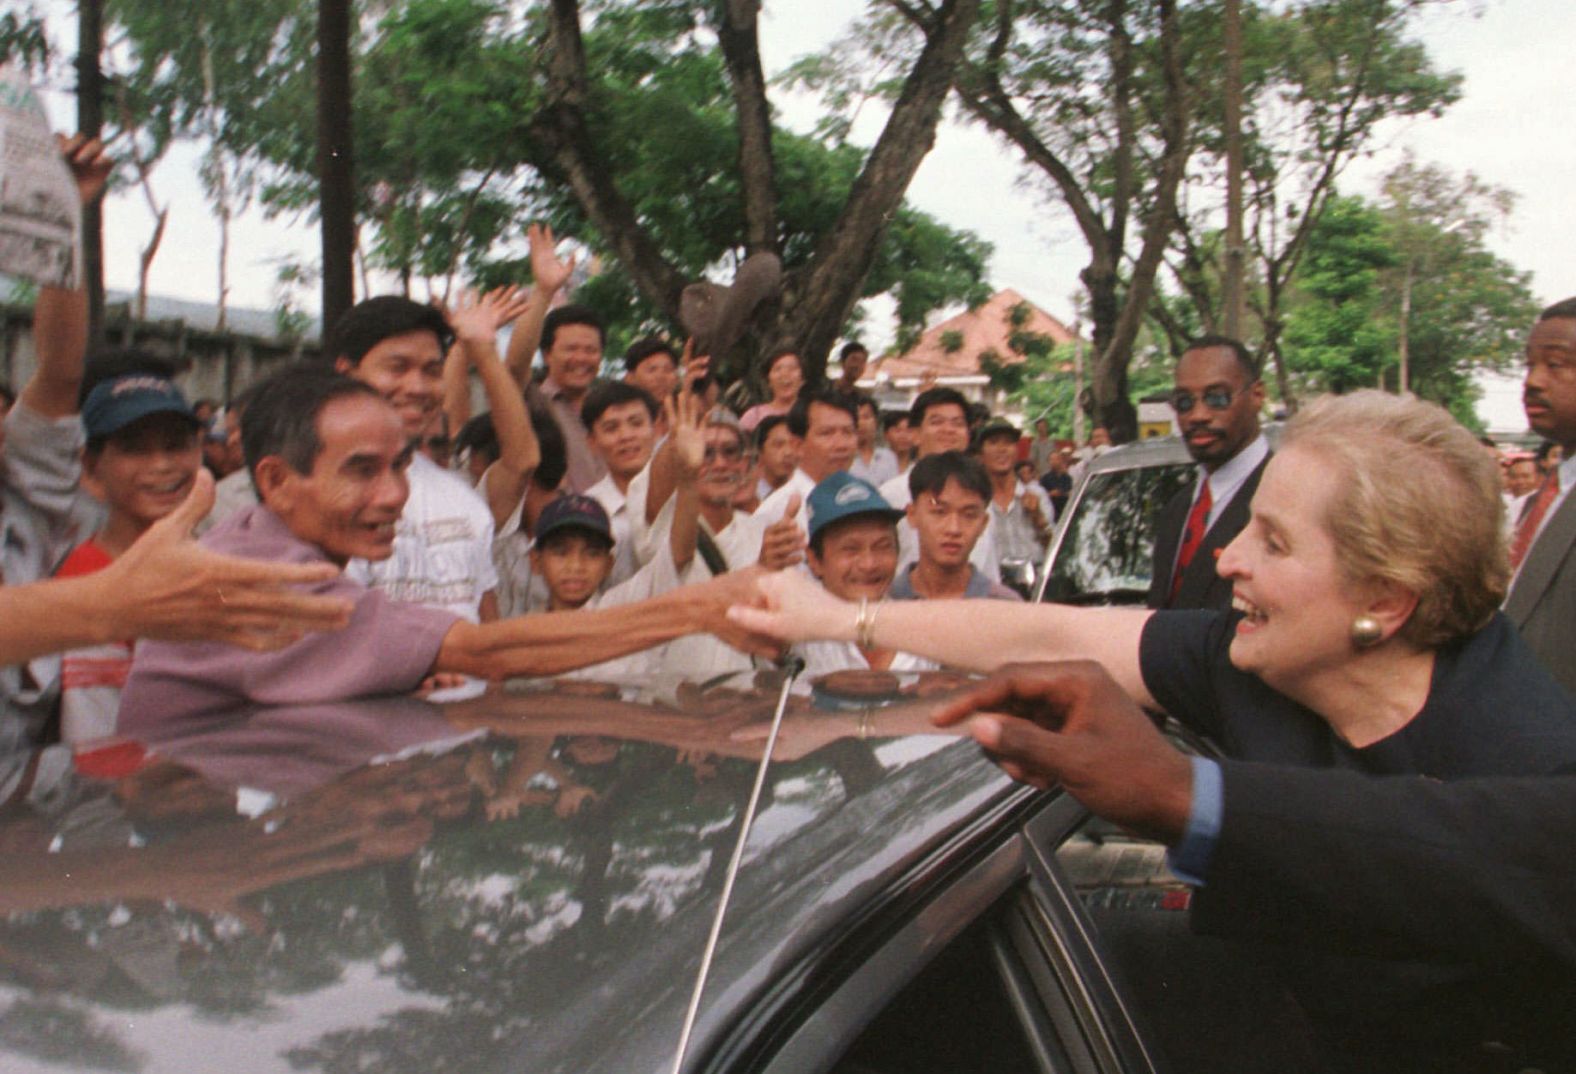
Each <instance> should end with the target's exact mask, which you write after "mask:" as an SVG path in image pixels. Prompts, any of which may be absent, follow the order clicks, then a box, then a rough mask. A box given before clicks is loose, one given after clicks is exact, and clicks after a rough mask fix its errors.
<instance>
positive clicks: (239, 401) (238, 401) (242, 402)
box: [227, 381, 263, 420]
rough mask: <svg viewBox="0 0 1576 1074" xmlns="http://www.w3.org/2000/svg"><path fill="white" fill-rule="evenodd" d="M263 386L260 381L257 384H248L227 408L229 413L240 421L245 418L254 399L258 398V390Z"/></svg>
mask: <svg viewBox="0 0 1576 1074" xmlns="http://www.w3.org/2000/svg"><path fill="white" fill-rule="evenodd" d="M262 386H263V385H262V382H261V381H259V382H258V383H256V384H248V385H247V386H246V387H244V388H242V389H241V390H240V391H239V392H238V393H236V396H235V398H234V399H231V400H230V405H229V407H228V408H227V410H228V412H229V413H231V414H234V415H235V416H236V418H237V419H238V420H239V419H240V418H241V417H243V416H244V415H245V414H246V408H247V407H249V406H251V405H252V400H253V399H256V398H257V389H259V388H261V387H262Z"/></svg>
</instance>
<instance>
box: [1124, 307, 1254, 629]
mask: <svg viewBox="0 0 1576 1074" xmlns="http://www.w3.org/2000/svg"><path fill="white" fill-rule="evenodd" d="M1171 405H1172V407H1173V408H1174V409H1175V410H1176V416H1177V426H1178V428H1179V429H1180V430H1181V432H1182V440H1183V442H1184V443H1185V444H1186V445H1187V450H1188V454H1189V455H1191V456H1193V459H1194V461H1195V462H1197V463H1198V466H1199V472H1198V478H1197V480H1195V481H1194V482H1193V484H1192V485H1191V486H1189V487H1188V488H1186V489H1184V490H1182V491H1181V492H1179V493H1177V494H1176V495H1175V496H1173V497H1172V498H1171V499H1170V500H1169V501H1168V502H1167V503H1166V505H1165V506H1164V507H1163V508H1161V509H1160V516H1159V518H1158V519H1157V520H1156V522H1155V551H1154V569H1153V571H1152V572H1151V574H1150V583H1149V606H1150V607H1151V608H1222V609H1224V608H1228V607H1230V606H1231V583H1230V582H1229V581H1227V580H1226V579H1224V578H1221V577H1220V576H1219V575H1217V574H1216V573H1215V559H1216V557H1217V556H1219V555H1220V551H1221V549H1223V548H1225V547H1226V545H1228V544H1230V543H1231V541H1232V538H1234V537H1236V535H1237V534H1238V533H1240V532H1242V527H1243V526H1245V525H1247V522H1248V504H1249V503H1250V502H1251V501H1252V499H1253V492H1254V490H1255V489H1257V488H1258V486H1259V476H1260V475H1261V474H1262V473H1263V472H1264V463H1265V461H1266V460H1267V459H1268V458H1269V454H1270V446H1269V442H1268V441H1267V440H1265V438H1264V434H1263V433H1262V432H1261V431H1260V430H1259V411H1260V410H1261V409H1262V408H1263V406H1264V382H1263V381H1262V380H1260V379H1259V373H1258V369H1257V368H1256V367H1255V366H1254V364H1253V358H1252V356H1251V355H1249V354H1248V349H1247V348H1246V347H1244V346H1243V345H1242V344H1241V343H1240V342H1238V341H1237V340H1234V339H1228V338H1227V337H1225V336H1203V337H1201V338H1199V339H1197V340H1194V341H1193V342H1192V343H1191V344H1189V345H1188V348H1187V350H1185V351H1184V352H1183V353H1182V357H1181V358H1180V359H1178V360H1177V368H1176V374H1175V389H1174V390H1173V391H1172V393H1171Z"/></svg>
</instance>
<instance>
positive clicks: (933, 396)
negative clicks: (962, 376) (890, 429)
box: [908, 388, 969, 429]
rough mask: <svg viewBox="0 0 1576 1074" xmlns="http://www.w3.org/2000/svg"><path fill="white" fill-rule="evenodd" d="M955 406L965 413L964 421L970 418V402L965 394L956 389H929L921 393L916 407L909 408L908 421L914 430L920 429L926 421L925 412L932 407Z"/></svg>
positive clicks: (915, 404) (915, 402)
mask: <svg viewBox="0 0 1576 1074" xmlns="http://www.w3.org/2000/svg"><path fill="white" fill-rule="evenodd" d="M937 406H955V407H957V408H958V409H959V410H961V411H963V420H965V421H967V420H968V417H969V401H968V400H967V399H965V398H964V397H963V393H962V392H960V391H958V390H957V389H956V388H929V389H926V390H925V391H922V392H920V393H919V396H918V397H917V398H916V399H915V400H914V405H913V406H911V407H909V408H908V420H909V422H910V424H912V425H913V426H914V428H916V429H917V428H919V426H920V424H921V423H922V422H924V420H925V411H927V410H929V409H930V408H931V407H937Z"/></svg>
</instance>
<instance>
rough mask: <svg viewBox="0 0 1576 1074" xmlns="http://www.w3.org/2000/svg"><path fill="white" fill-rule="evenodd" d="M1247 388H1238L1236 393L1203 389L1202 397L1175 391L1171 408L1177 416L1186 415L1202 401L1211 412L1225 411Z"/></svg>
mask: <svg viewBox="0 0 1576 1074" xmlns="http://www.w3.org/2000/svg"><path fill="white" fill-rule="evenodd" d="M1248 387H1252V385H1248ZM1248 387H1244V388H1238V389H1237V390H1236V391H1232V390H1231V389H1230V388H1205V389H1204V392H1203V394H1202V395H1195V394H1193V393H1192V392H1184V391H1175V392H1172V393H1171V408H1172V409H1173V410H1175V411H1176V412H1177V413H1178V414H1186V413H1187V412H1188V411H1189V410H1192V409H1193V408H1194V407H1196V406H1198V402H1199V400H1200V399H1202V400H1203V401H1204V405H1205V406H1207V407H1209V409H1211V410H1225V409H1226V408H1227V407H1229V406H1230V405H1231V401H1232V400H1233V399H1235V398H1236V397H1237V396H1239V395H1241V394H1242V393H1243V392H1245V391H1247V390H1248Z"/></svg>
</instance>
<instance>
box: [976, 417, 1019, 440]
mask: <svg viewBox="0 0 1576 1074" xmlns="http://www.w3.org/2000/svg"><path fill="white" fill-rule="evenodd" d="M992 436H1010V437H1012V438H1013V439H1014V440H1018V439H1021V438H1022V436H1023V431H1022V430H1021V429H1019V428H1018V427H1017V426H1016V425H1014V424H1013V423H1012V422H1010V421H1008V420H1007V419H1006V418H1003V417H1000V416H999V415H998V416H997V417H994V418H991V419H990V421H987V422H986V423H985V424H984V425H982V426H980V431H979V441H980V443H982V444H983V443H984V442H985V441H986V440H987V439H989V438H990V437H992Z"/></svg>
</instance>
